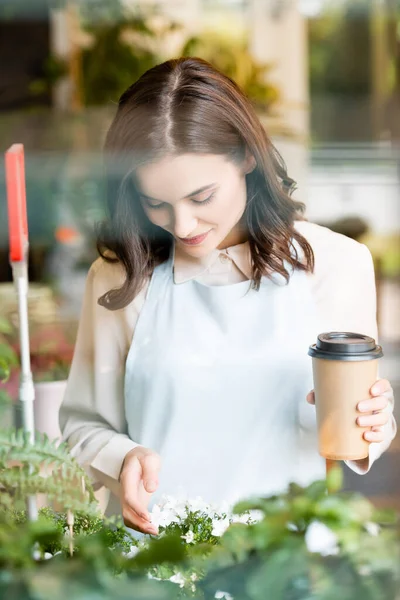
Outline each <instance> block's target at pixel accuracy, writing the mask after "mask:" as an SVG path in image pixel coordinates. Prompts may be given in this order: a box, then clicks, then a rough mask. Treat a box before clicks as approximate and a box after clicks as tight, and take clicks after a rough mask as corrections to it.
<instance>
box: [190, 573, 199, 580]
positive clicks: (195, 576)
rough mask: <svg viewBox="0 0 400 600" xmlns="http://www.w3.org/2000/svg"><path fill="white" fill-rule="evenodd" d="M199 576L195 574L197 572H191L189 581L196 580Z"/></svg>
mask: <svg viewBox="0 0 400 600" xmlns="http://www.w3.org/2000/svg"><path fill="white" fill-rule="evenodd" d="M198 578H199V576H198V575H197V573H192V574H191V576H190V580H191V581H197V580H198Z"/></svg>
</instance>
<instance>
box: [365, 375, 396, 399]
mask: <svg viewBox="0 0 400 600" xmlns="http://www.w3.org/2000/svg"><path fill="white" fill-rule="evenodd" d="M391 389H392V386H391V385H390V383H389V381H388V380H387V379H378V381H375V383H374V385H373V386H372V388H371V390H370V391H371V394H372V396H381V395H382V394H385V393H386V392H389V391H391Z"/></svg>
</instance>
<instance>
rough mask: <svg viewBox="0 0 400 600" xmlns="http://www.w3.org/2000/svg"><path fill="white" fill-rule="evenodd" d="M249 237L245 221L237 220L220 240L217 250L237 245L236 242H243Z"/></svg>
mask: <svg viewBox="0 0 400 600" xmlns="http://www.w3.org/2000/svg"><path fill="white" fill-rule="evenodd" d="M248 239H249V232H248V229H247V226H246V225H245V223H242V222H239V223H238V224H237V225H236V226H235V227H234V228H233V229H231V231H230V232H229V233H228V235H227V236H226V238H225V239H223V240H222V242H221V243H220V245H219V246H218V250H225V249H226V248H230V247H231V246H237V245H238V244H244V242H247V240H248Z"/></svg>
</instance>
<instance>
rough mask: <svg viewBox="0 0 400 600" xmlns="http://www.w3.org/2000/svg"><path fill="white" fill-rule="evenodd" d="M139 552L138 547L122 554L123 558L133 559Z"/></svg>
mask: <svg viewBox="0 0 400 600" xmlns="http://www.w3.org/2000/svg"><path fill="white" fill-rule="evenodd" d="M138 552H139V547H138V546H131V547H130V548H129V552H122V554H123V556H125V557H126V558H133V557H134V556H136V554H137V553H138Z"/></svg>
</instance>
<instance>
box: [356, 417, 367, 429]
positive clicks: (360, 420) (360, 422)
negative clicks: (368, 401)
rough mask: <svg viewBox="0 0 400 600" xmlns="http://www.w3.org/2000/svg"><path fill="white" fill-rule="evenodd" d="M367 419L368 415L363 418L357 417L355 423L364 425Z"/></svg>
mask: <svg viewBox="0 0 400 600" xmlns="http://www.w3.org/2000/svg"><path fill="white" fill-rule="evenodd" d="M367 420H368V417H367V418H366V419H363V417H359V418H358V419H357V423H358V424H359V425H360V427H366V426H367V423H366V421H367Z"/></svg>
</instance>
